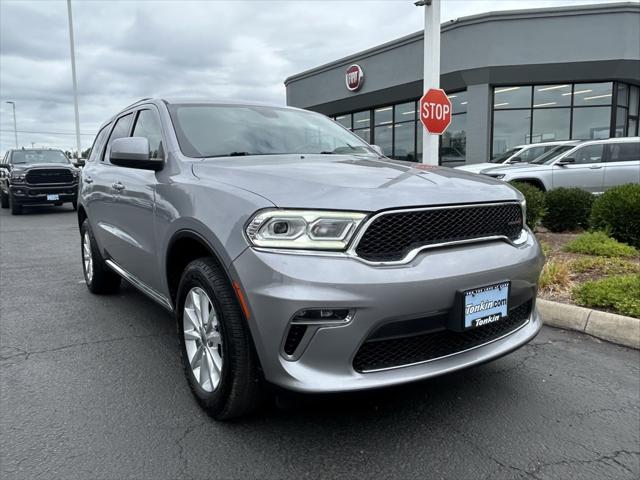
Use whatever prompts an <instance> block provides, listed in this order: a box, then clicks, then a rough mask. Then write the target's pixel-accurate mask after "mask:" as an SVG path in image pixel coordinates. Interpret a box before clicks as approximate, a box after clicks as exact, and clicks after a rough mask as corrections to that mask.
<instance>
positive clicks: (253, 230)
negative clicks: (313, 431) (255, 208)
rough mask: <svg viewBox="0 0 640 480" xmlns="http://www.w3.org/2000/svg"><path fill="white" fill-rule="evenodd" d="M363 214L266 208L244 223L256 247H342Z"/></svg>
mask: <svg viewBox="0 0 640 480" xmlns="http://www.w3.org/2000/svg"><path fill="white" fill-rule="evenodd" d="M365 217H366V215H365V214H364V213H357V212H326V211H315V210H267V211H263V212H260V213H258V214H256V215H255V216H254V217H253V218H252V219H251V221H250V222H249V224H248V225H247V229H246V233H247V237H248V238H249V240H250V241H251V243H253V244H254V245H255V246H257V247H269V248H296V249H306V250H344V249H345V248H347V245H348V244H349V240H351V237H352V236H353V234H354V232H355V231H356V229H357V228H358V225H360V222H362V220H364V218H365Z"/></svg>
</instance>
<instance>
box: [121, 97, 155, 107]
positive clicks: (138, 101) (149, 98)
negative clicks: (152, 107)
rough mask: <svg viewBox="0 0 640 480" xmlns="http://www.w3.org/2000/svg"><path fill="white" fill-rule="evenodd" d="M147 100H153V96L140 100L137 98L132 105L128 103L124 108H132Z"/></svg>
mask: <svg viewBox="0 0 640 480" xmlns="http://www.w3.org/2000/svg"><path fill="white" fill-rule="evenodd" d="M145 100H151V97H146V98H141V99H140V100H137V101H135V102H133V103H132V104H131V105H127V106H126V107H124V108H123V109H122V110H127V109H128V108H131V107H133V106H134V105H137V104H138V103H140V102H144V101H145Z"/></svg>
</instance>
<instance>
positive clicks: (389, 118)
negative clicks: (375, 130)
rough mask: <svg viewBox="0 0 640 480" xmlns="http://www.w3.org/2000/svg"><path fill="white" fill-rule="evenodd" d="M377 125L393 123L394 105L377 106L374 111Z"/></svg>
mask: <svg viewBox="0 0 640 480" xmlns="http://www.w3.org/2000/svg"><path fill="white" fill-rule="evenodd" d="M373 116H374V117H373V118H374V119H375V123H376V125H388V124H390V123H393V107H382V108H376V109H375V110H374V112H373Z"/></svg>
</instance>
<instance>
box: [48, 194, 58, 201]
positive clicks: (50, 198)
mask: <svg viewBox="0 0 640 480" xmlns="http://www.w3.org/2000/svg"><path fill="white" fill-rule="evenodd" d="M47 200H49V201H51V200H60V195H58V194H57V193H49V194H47Z"/></svg>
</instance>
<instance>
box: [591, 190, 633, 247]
mask: <svg viewBox="0 0 640 480" xmlns="http://www.w3.org/2000/svg"><path fill="white" fill-rule="evenodd" d="M591 228H593V229H596V230H604V231H606V232H608V233H609V234H610V235H611V236H612V237H613V238H615V239H616V240H620V241H621V242H624V243H628V244H629V245H633V246H635V247H637V248H640V184H637V183H629V184H627V185H621V186H619V187H615V188H612V189H611V190H607V191H606V192H604V193H603V194H602V195H601V196H600V197H599V198H597V199H596V200H595V202H594V203H593V207H592V209H591Z"/></svg>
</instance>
